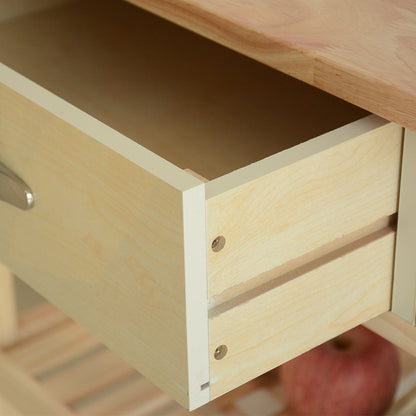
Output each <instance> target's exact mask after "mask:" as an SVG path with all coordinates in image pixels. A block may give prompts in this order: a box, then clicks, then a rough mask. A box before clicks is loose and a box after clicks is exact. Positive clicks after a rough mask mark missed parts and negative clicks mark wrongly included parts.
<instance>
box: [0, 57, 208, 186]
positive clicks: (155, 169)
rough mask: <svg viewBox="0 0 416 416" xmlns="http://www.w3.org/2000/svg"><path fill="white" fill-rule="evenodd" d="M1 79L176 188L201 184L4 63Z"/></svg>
mask: <svg viewBox="0 0 416 416" xmlns="http://www.w3.org/2000/svg"><path fill="white" fill-rule="evenodd" d="M0 82H2V83H4V84H5V85H6V86H7V87H9V88H11V89H12V90H14V91H16V92H17V93H18V94H20V95H22V96H24V97H25V98H27V99H28V100H30V101H32V102H33V103H35V104H37V105H38V106H40V107H42V108H43V109H45V110H47V111H48V112H50V113H52V114H54V115H55V116H56V117H58V118H60V119H61V120H63V121H65V122H66V123H68V124H70V125H72V126H74V127H75V128H77V129H78V130H79V131H81V132H83V133H85V134H87V135H88V136H90V137H92V138H93V139H94V140H97V141H98V142H100V143H102V144H103V145H105V146H107V147H108V148H110V149H111V150H113V151H114V152H116V153H118V154H120V155H121V156H123V157H124V158H126V159H127V160H129V161H131V162H133V163H135V164H136V165H138V166H140V167H141V168H142V169H144V170H146V171H148V172H149V173H151V174H152V175H154V176H155V177H157V178H159V179H161V180H162V181H164V182H166V183H167V184H169V185H170V186H172V187H173V188H175V189H177V190H179V191H181V192H184V191H186V190H187V189H190V188H193V187H194V186H198V185H200V184H201V181H200V180H198V179H197V178H195V177H194V176H192V175H190V174H188V173H186V172H184V171H183V170H182V169H180V168H179V167H177V166H175V165H173V164H172V163H170V162H169V161H167V160H165V159H163V158H161V157H160V156H158V155H156V154H155V153H153V152H151V151H150V150H148V149H146V148H145V147H143V146H141V145H139V144H138V143H136V142H134V141H133V140H131V139H129V138H128V137H126V136H124V135H123V134H121V133H119V132H117V131H116V130H114V129H112V128H111V127H109V126H107V125H105V124H104V123H102V122H100V121H98V120H97V119H95V118H94V117H92V116H90V115H88V114H87V113H85V112H83V111H82V110H80V109H78V108H76V107H75V106H73V105H72V104H70V103H68V102H66V101H65V100H63V99H61V98H59V97H58V96H56V95H54V94H53V93H52V92H50V91H48V90H46V89H45V88H43V87H41V86H39V85H38V84H36V83H34V82H32V81H31V80H29V79H28V78H26V77H24V76H22V75H20V74H19V73H17V72H16V71H14V70H13V69H11V68H9V67H7V66H6V65H3V64H1V63H0Z"/></svg>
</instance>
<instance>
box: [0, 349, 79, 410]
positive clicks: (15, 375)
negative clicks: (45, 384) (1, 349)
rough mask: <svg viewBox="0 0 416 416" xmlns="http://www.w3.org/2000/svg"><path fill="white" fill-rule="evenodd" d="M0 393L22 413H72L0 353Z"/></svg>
mask: <svg viewBox="0 0 416 416" xmlns="http://www.w3.org/2000/svg"><path fill="white" fill-rule="evenodd" d="M0 391H1V395H3V396H5V397H6V398H7V401H8V402H9V403H10V405H11V406H13V407H14V408H15V409H16V410H17V411H19V412H21V413H22V414H23V415H44V416H48V415H50V416H70V415H72V413H71V412H70V411H69V409H68V408H66V407H65V406H64V405H62V404H61V403H60V402H59V401H58V400H57V399H56V398H54V397H53V396H52V395H50V394H49V393H47V392H46V391H45V390H44V389H43V388H42V387H41V386H40V385H39V384H38V383H36V381H35V380H33V379H32V378H31V377H30V376H29V375H28V374H26V373H25V372H23V371H22V370H20V368H18V367H17V366H16V365H14V364H13V363H12V362H10V360H9V359H8V358H7V357H6V356H4V354H3V353H0Z"/></svg>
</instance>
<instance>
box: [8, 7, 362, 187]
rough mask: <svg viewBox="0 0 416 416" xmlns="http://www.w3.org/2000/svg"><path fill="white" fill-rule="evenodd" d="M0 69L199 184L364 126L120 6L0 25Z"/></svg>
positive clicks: (274, 75)
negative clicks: (196, 177)
mask: <svg viewBox="0 0 416 416" xmlns="http://www.w3.org/2000/svg"><path fill="white" fill-rule="evenodd" d="M110 27H111V30H110V29H109V28H110ZM9 39H14V42H10V41H9ZM0 62H3V63H4V64H5V65H8V66H10V67H12V68H14V69H16V70H17V71H18V72H20V73H22V74H23V75H25V76H27V77H29V78H30V79H32V80H34V81H35V82H36V83H38V84H40V85H42V86H44V87H45V88H47V89H48V90H49V91H52V92H54V93H56V94H57V95H58V96H60V97H62V98H64V99H65V100H67V101H68V102H70V103H71V104H73V105H75V106H77V107H79V108H81V109H82V110H84V111H86V112H87V113H89V114H91V115H93V116H94V117H96V118H98V119H99V120H101V121H103V122H104V123H106V124H107V125H109V126H110V127H112V128H115V129H116V130H118V131H120V132H122V133H123V134H126V135H127V136H128V137H129V138H131V139H132V140H134V141H136V142H138V143H140V144H142V145H143V146H145V147H146V148H148V149H149V150H151V151H153V152H155V153H157V154H158V155H160V156H162V157H164V158H165V159H167V160H169V161H170V162H172V163H174V164H176V165H177V166H179V167H180V168H182V169H184V168H191V169H193V170H194V171H195V172H198V173H200V174H202V175H203V176H205V177H206V178H208V179H212V178H216V177H218V176H221V175H223V174H225V173H228V172H231V171H233V170H235V169H238V168H241V167H243V166H246V165H248V164H250V163H252V162H255V161H258V160H261V159H263V158H264V157H267V156H270V155H272V154H274V153H277V152H279V151H281V150H284V149H286V148H288V147H291V146H293V145H295V144H298V143H301V142H302V141H304V140H307V139H310V138H313V137H315V136H318V135H319V134H322V133H326V132H327V131H330V130H333V129H335V128H337V127H340V126H342V125H344V124H347V123H349V122H350V121H353V120H356V119H358V118H360V117H363V116H364V115H365V114H366V113H365V112H364V111H363V110H361V109H359V108H356V107H354V106H351V105H349V104H348V103H345V102H343V101H341V100H339V99H337V98H335V97H333V96H330V95H328V94H325V93H324V92H322V91H319V90H318V89H315V88H312V87H310V86H308V85H306V84H304V83H302V82H299V81H297V80H295V79H293V78H291V77H288V76H285V75H283V74H281V73H279V72H278V71H274V70H273V69H271V68H267V67H266V66H265V65H261V64H259V63H257V62H255V61H253V60H250V59H248V58H245V57H243V56H241V55H239V54H237V53H235V52H232V51H230V50H227V49H226V48H224V47H221V46H219V45H216V44H214V43H213V42H210V41H207V40H205V39H202V38H200V37H198V36H196V35H194V34H192V33H191V32H188V31H186V30H184V29H180V28H178V27H176V26H175V25H173V24H170V23H168V22H166V21H164V20H162V19H159V18H157V17H155V16H152V15H151V14H149V13H146V12H144V11H142V10H140V9H138V8H137V7H134V6H132V5H130V4H127V3H125V2H123V1H114V0H111V1H108V0H106V1H104V0H82V1H77V2H74V3H73V4H69V5H63V6H61V7H56V8H54V9H51V10H46V11H44V12H42V13H34V14H31V15H28V16H25V17H23V18H21V19H15V20H13V21H9V22H6V23H4V24H2V25H0ZM53 62H55V63H58V64H56V65H53V64H51V63H53ZM300 119H301V120H302V121H301V122H300Z"/></svg>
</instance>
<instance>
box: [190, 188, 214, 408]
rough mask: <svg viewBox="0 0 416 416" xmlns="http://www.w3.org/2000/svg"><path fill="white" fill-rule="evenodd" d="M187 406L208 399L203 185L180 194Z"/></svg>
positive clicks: (201, 402)
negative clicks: (182, 232) (186, 349)
mask: <svg viewBox="0 0 416 416" xmlns="http://www.w3.org/2000/svg"><path fill="white" fill-rule="evenodd" d="M183 219H184V239H185V242H184V252H185V291H186V296H185V298H186V330H187V337H188V343H187V345H188V380H189V409H190V410H193V409H196V408H198V407H200V406H202V405H204V404H205V403H208V402H209V400H210V386H209V381H210V375H209V340H208V277H207V248H206V245H205V244H206V243H205V242H206V240H207V239H206V203H205V186H204V185H203V184H201V185H200V186H198V187H196V188H193V189H192V190H189V191H186V192H184V193H183Z"/></svg>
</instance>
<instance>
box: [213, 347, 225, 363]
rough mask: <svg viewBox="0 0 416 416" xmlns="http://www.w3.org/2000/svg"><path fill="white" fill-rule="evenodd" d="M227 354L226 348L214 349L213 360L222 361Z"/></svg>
mask: <svg viewBox="0 0 416 416" xmlns="http://www.w3.org/2000/svg"><path fill="white" fill-rule="evenodd" d="M227 352H228V348H227V346H226V345H220V346H219V347H217V348H216V349H215V352H214V358H215V359H216V360H222V359H223V358H224V357H225V356H226V355H227Z"/></svg>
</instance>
